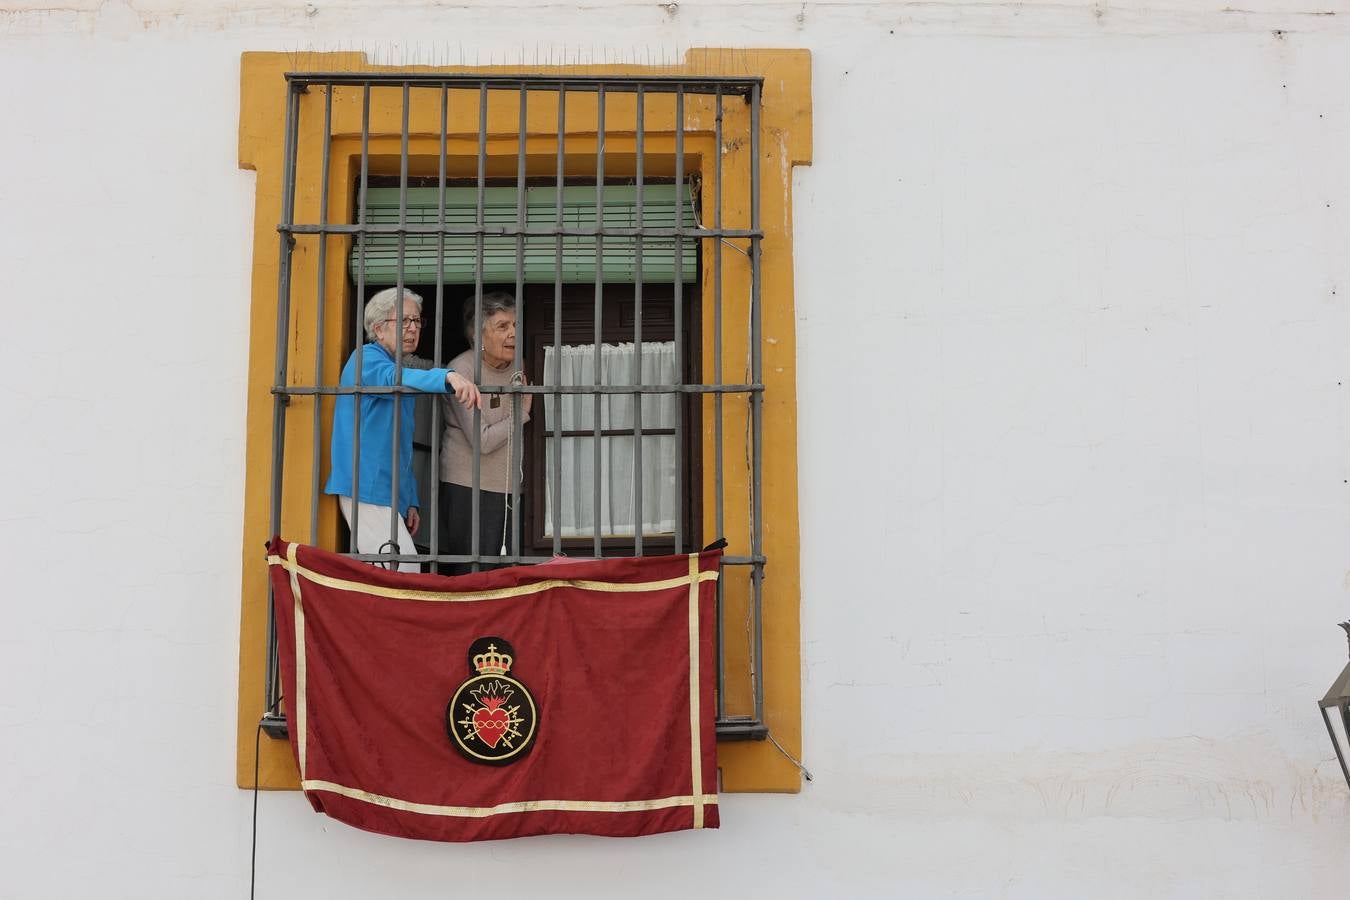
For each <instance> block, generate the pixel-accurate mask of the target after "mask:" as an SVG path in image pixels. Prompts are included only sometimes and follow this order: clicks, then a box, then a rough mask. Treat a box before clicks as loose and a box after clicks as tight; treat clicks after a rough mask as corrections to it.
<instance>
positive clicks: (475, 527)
mask: <svg viewBox="0 0 1350 900" xmlns="http://www.w3.org/2000/svg"><path fill="white" fill-rule="evenodd" d="M487 104H488V89H487V82H486V81H483V82H479V85H478V205H477V219H476V221H477V223H478V224H477V230H476V232H475V235H474V249H475V251H476V252H475V255H474V263H473V344H472V346H473V348H474V349H475V350H476V351H477V352H475V353H474V355H473V382H474V384H482V383H483V203H484V194H485V192H486V190H487ZM482 449H483V411H482V410H480V409H475V410H474V411H473V500H472V502H471V503H470V505H469V514H470V515H471V516H472V517H473V522H472V524H471V525H470V526H469V534H470V541H472V546H471V547H470V548H469V549H470V551H471V552H472V553H473V571H474V572H477V571H478V569H479V565H478V563H479V556H478V550H479V546H478V541H479V531H480V528H481V525H480V523H479V521H478V515H479V504H480V503H481V499H482V498H481V495H482V475H483V460H482Z"/></svg>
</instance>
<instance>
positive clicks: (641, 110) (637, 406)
mask: <svg viewBox="0 0 1350 900" xmlns="http://www.w3.org/2000/svg"><path fill="white" fill-rule="evenodd" d="M646 104H647V97H646V94H645V92H644V91H643V89H642V85H641V84H639V85H638V86H637V124H636V128H635V132H636V133H635V139H636V141H637V147H636V152H637V228H638V233H637V238H636V241H635V243H634V245H633V251H634V252H633V358H634V360H635V365H636V366H637V371H636V372H634V373H633V384H634V385H640V384H643V383H645V382H646V380H647V379H646V377H645V376H644V375H643V371H642V252H643V250H645V249H646V241H645V240H644V239H643V230H644V229H645V228H646V227H647V220H646V216H645V213H644V212H643V194H644V193H645V190H644V187H643V176H644V175H645V170H646V160H645V151H644V145H645V143H646V135H645V134H644V132H645V131H646V117H647V110H646ZM642 452H643V447H642V392H641V391H633V555H634V556H641V555H642V538H643V532H644V531H645V530H646V529H645V528H644V527H643V523H644V522H645V521H646V519H645V518H644V516H643V515H642Z"/></svg>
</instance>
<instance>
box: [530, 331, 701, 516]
mask: <svg viewBox="0 0 1350 900" xmlns="http://www.w3.org/2000/svg"><path fill="white" fill-rule="evenodd" d="M561 350H562V384H564V385H586V386H589V385H593V384H595V345H594V344H572V345H563V347H562V348H561ZM555 359H556V356H555V353H554V348H553V347H547V348H545V351H544V383H545V384H553V383H554V361H555ZM636 364H637V359H636V354H635V353H634V346H633V344H631V343H623V344H601V345H600V383H601V384H613V385H623V384H633V383H634V382H635V381H636V382H638V383H641V384H676V383H678V381H679V373H680V369H679V365H678V361H677V360H676V359H675V343H674V341H652V342H648V341H643V343H642V377H641V378H634V377H633V376H634V372H635V370H636ZM557 399H559V398H555V397H549V396H547V395H546V396H545V398H544V409H545V413H544V423H543V427H546V428H547V432H546V434H547V437H546V438H545V446H546V449H547V452H546V453H545V469H544V471H545V473H546V474H545V476H544V480H545V490H544V507H545V510H544V534H545V535H548V536H549V537H552V535H553V522H554V516H553V456H554V454H555V453H556V452H558V448H557V447H556V446H555V443H556V441H555V439H554V437H553V425H554V421H555V420H554V415H555V409H556V408H557V406H558V404H556V402H555V401H556V400H557ZM560 399H561V401H562V402H561V410H560V414H561V416H562V429H563V431H590V430H593V429H594V428H595V398H594V396H592V395H588V394H566V395H563V396H562V397H561V398H560ZM633 407H634V401H633V395H632V394H603V395H601V397H600V428H601V429H602V430H623V429H629V430H631V429H632V428H633ZM678 417H679V400H678V396H677V395H675V394H646V395H644V396H643V399H642V430H643V435H642V533H643V534H644V535H658V534H671V533H673V532H674V530H675V503H676V497H675V466H676V461H677V453H678V448H677V447H676V446H675V435H674V434H648V433H647V432H648V431H649V430H651V429H662V428H664V429H673V428H674V427H675V423H676V420H677V419H678ZM634 440H635V436H634V435H632V434H627V435H607V436H602V437H601V438H600V472H599V476H600V511H599V515H600V533H601V535H603V536H606V537H631V536H633V534H634V527H633V526H634V519H635V518H636V514H637V510H636V504H635V503H634V498H633V447H634ZM594 447H595V437H594V436H593V435H588V436H576V437H564V438H563V439H562V480H561V488H562V492H561V493H562V507H561V510H560V512H561V517H560V521H559V525H560V529H561V536H562V537H565V538H569V537H591V536H592V535H594V534H595V521H596V510H595V475H596V472H595V457H594V453H595V450H594Z"/></svg>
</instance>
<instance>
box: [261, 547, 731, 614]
mask: <svg viewBox="0 0 1350 900" xmlns="http://www.w3.org/2000/svg"><path fill="white" fill-rule="evenodd" d="M295 546H296V545H295V544H291V547H292V548H294V547H295ZM292 555H293V554H292V553H290V552H288V553H287V557H288V558H287V559H282V558H281V557H279V556H269V557H267V562H268V565H273V566H281V567H282V568H283V569H285V570H286V571H288V572H290V573H291V579H292V581H294V579H295V576H296V575H297V574H298V575H303V576H304V577H305V578H306V579H308V580H309V581H312V582H314V583H315V584H321V585H323V586H324V587H330V588H334V589H336V590H339V591H353V592H356V593H360V594H369V595H371V596H373V597H384V598H386V599H390V600H429V601H439V602H449V603H466V602H471V601H477V600H501V599H502V598H504V597H526V596H529V595H530V594H542V593H543V592H544V591H549V590H553V589H554V588H561V587H570V588H576V589H577V590H582V591H599V592H601V593H606V594H637V593H641V592H643V591H660V590H666V589H668V588H677V587H683V586H684V585H686V584H688V585H691V586H694V585H697V584H698V583H699V582H703V581H716V580H717V573H716V572H698V571H696V567H695V566H690V568H691V569H695V571H694V574H692V575H687V576H681V577H680V578H667V579H665V580H664V581H639V582H634V583H633V584H623V583H618V582H613V581H583V580H574V579H570V578H550V579H548V580H547V581H538V582H535V583H534V584H522V585H517V586H516V587H509V588H496V589H493V590H487V591H413V590H401V589H399V588H390V587H379V586H377V585H373V584H366V583H365V582H361V581H348V580H346V579H342V578H334V577H332V576H331V575H323V574H320V573H319V572H315V571H314V570H313V569H307V568H305V567H304V566H302V565H300V564H299V563H297V562H294V561H293V560H291V559H290V558H289V557H290V556H292Z"/></svg>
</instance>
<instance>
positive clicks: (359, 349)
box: [350, 81, 370, 553]
mask: <svg viewBox="0 0 1350 900" xmlns="http://www.w3.org/2000/svg"><path fill="white" fill-rule="evenodd" d="M369 189H370V82H369V81H367V82H365V83H364V84H362V85H361V186H360V190H359V191H358V192H357V210H356V221H357V225H358V227H357V230H356V304H355V306H356V309H355V311H354V314H355V316H356V323H355V327H356V331H355V335H356V359H355V361H354V362H353V368H354V370H355V371H353V373H352V374H353V376H354V380H353V383H354V384H355V386H356V392H355V393H353V394H351V395H350V396H351V398H352V521H351V526H352V546H353V547H355V548H356V552H358V553H359V552H360V549H361V548H360V546H359V545H358V544H357V538H356V536H357V534H359V533H360V532H358V531H357V523H358V521H359V519H360V517H361V404H362V403H363V402H364V400H365V395H364V394H362V393H361V386H362V384H364V378H363V375H364V373H363V370H362V366H363V365H364V362H363V359H364V351H365V346H366V335H365V329H364V327H363V326H362V324H361V323H362V321H363V319H364V316H363V314H364V312H365V305H366V214H367V210H366V194H367V191H368V190H369Z"/></svg>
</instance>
